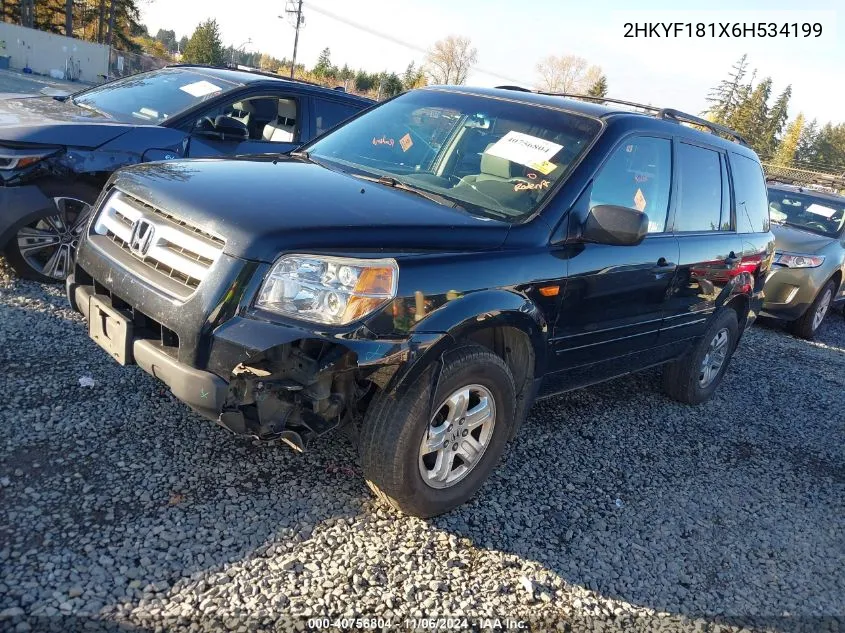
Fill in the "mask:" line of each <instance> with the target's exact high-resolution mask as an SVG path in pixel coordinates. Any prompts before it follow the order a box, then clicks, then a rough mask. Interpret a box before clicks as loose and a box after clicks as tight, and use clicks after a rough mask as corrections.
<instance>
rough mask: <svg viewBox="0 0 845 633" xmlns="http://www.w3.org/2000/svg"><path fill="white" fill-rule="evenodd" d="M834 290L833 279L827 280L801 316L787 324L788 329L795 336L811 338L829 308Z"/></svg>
mask: <svg viewBox="0 0 845 633" xmlns="http://www.w3.org/2000/svg"><path fill="white" fill-rule="evenodd" d="M835 291H836V288H835V285H834V283H833V281H828V282H827V283H826V284H825V285H824V287H823V288H822V289H821V291H819V294H817V295H816V298H815V300H814V301H813V303H811V304H810V307H809V308H807V311H806V312H805V313H804V314H803V315H802V316H801V318H800V319H796V320H795V321H792V322H791V323H790V324H789V330H790V331H791V332H792V333H793V334H795V335H796V336H800V337H801V338H805V339H807V340H812V339H813V337H815V335H816V332H818V329H819V327H820V326H821V324H822V321H824V318H825V317H826V316H827V313H828V311H829V310H830V305H831V303H833V295H834V293H835Z"/></svg>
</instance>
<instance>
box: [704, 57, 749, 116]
mask: <svg viewBox="0 0 845 633" xmlns="http://www.w3.org/2000/svg"><path fill="white" fill-rule="evenodd" d="M747 72H748V55H747V54H746V55H743V56H742V57H740V58H739V61H737V62H736V63H735V64H734V65H733V68H732V71H731V72H730V73H728V78H727V79H723V80H722V81H721V82H720V83H719V85H718V86H716V87H715V88H713V90H711V91H710V94H709V95H708V96H707V101H708V103H710V108H709V111H710V112H711V113H712V115H713V121H714V122H715V123H721V124H725V123H727V122H728V121H729V120H730V119H731V117H732V116H733V114H734V111H735V110H736V108H737V107H738V106H739V104H740V103H741V102H742V101H743V100H744V98H745V96H746V95H747V87H748V84H745V83H743V81H744V79H745V74H746V73H747Z"/></svg>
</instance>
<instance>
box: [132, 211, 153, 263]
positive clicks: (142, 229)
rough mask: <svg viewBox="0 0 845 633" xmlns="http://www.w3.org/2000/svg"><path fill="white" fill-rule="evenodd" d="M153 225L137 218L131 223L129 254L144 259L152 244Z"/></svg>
mask: <svg viewBox="0 0 845 633" xmlns="http://www.w3.org/2000/svg"><path fill="white" fill-rule="evenodd" d="M154 235H155V225H154V224H153V223H152V222H150V221H148V220H145V219H144V218H139V219H137V220H135V221H134V222H133V223H132V234H131V235H130V236H129V252H131V253H132V254H133V255H136V256H137V257H144V256H145V255H146V254H147V251H149V250H150V246H152V243H153V236H154Z"/></svg>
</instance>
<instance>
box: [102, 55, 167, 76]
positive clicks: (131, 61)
mask: <svg viewBox="0 0 845 633" xmlns="http://www.w3.org/2000/svg"><path fill="white" fill-rule="evenodd" d="M170 63H172V62H169V61H167V60H165V59H161V58H159V57H153V56H152V55H144V54H143V53H129V52H127V51H119V50H117V49H115V48H112V49H111V50H110V51H109V76H108V77H104V78H103V79H104V80H105V79H117V78H118V77H128V76H129V75H134V74H136V73H142V72H146V71H148V70H157V69H158V68H164V67H165V66H166V65H167V64H170Z"/></svg>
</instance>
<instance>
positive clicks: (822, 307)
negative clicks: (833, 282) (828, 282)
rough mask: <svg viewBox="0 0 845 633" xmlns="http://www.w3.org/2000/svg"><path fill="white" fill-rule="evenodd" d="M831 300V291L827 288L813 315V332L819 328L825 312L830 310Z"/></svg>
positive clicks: (825, 314)
mask: <svg viewBox="0 0 845 633" xmlns="http://www.w3.org/2000/svg"><path fill="white" fill-rule="evenodd" d="M832 299H833V290H831V289H830V288H828V289H827V290H826V291H825V293H824V295H822V298H821V300H820V301H819V304H818V305H817V306H816V313H815V314H814V315H813V332H815V331H816V330H818V329H819V326H820V325H821V324H822V321H824V318H825V316H827V311H828V309H829V308H830V302H831V300H832Z"/></svg>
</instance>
